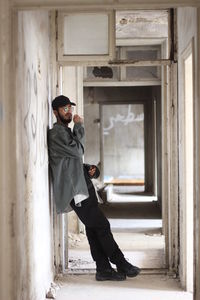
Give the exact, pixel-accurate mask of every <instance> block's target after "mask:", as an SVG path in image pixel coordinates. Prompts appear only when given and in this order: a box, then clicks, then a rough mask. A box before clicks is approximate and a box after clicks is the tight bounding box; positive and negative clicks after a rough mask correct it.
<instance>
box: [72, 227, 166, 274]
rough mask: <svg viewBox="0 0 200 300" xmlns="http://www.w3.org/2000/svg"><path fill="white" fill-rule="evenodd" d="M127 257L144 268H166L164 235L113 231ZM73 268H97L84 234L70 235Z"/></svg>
mask: <svg viewBox="0 0 200 300" xmlns="http://www.w3.org/2000/svg"><path fill="white" fill-rule="evenodd" d="M113 235H114V238H115V240H116V242H117V243H118V245H119V247H120V249H121V250H122V251H123V253H124V255H125V257H126V259H128V261H129V262H131V263H132V264H134V265H137V266H139V267H140V268H144V269H162V268H165V240H164V236H163V235H161V234H159V233H156V234H148V233H132V232H129V233H127V232H113ZM68 268H69V269H71V270H78V269H82V270H84V269H95V268H96V266H95V263H94V262H93V260H92V257H91V254H90V250H89V245H88V241H87V238H86V236H85V235H84V234H79V235H78V234H77V235H76V234H70V235H69V265H68Z"/></svg>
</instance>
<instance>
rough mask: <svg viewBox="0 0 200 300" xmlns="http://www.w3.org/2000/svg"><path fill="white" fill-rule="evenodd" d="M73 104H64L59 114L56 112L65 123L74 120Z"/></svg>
mask: <svg viewBox="0 0 200 300" xmlns="http://www.w3.org/2000/svg"><path fill="white" fill-rule="evenodd" d="M73 109H74V108H73V106H71V104H68V105H65V106H62V107H59V108H58V111H57V114H56V113H55V115H56V117H57V118H58V119H60V121H61V122H62V123H63V124H68V123H70V122H71V121H72V112H73Z"/></svg>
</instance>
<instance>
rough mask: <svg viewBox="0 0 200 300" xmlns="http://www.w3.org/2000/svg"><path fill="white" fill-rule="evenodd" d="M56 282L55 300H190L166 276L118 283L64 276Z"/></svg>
mask: <svg viewBox="0 0 200 300" xmlns="http://www.w3.org/2000/svg"><path fill="white" fill-rule="evenodd" d="M57 283H58V284H59V285H60V289H59V290H58V291H57V297H56V300H67V299H69V300H77V299H81V300H88V299H91V300H93V299H94V300H102V299H103V300H112V299H115V300H147V299H148V300H192V294H190V293H187V292H184V291H182V290H181V288H180V283H179V281H178V280H177V279H173V278H169V277H168V276H166V275H140V276H138V277H136V278H128V279H127V280H126V281H121V282H108V281H104V282H97V281H96V280H95V277H94V274H91V275H88V274H87V275H66V276H65V277H63V278H62V279H61V280H59V281H58V282H57Z"/></svg>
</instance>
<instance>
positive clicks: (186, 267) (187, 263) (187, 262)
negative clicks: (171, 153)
mask: <svg viewBox="0 0 200 300" xmlns="http://www.w3.org/2000/svg"><path fill="white" fill-rule="evenodd" d="M190 55H192V77H193V95H192V98H193V99H192V101H193V157H194V141H195V136H194V134H195V124H194V100H195V99H194V95H195V86H194V76H195V74H194V55H195V53H194V38H192V40H191V41H190V43H189V44H188V46H187V47H186V49H185V50H184V51H183V52H182V53H181V64H182V68H183V74H182V76H183V82H184V87H186V85H185V62H186V60H187V59H188V58H189V56H190ZM183 95H184V99H183V101H184V116H183V120H184V122H183V128H182V132H183V134H182V137H183V142H182V147H183V157H182V159H183V163H184V177H183V186H180V193H181V196H182V210H181V211H180V219H181V220H182V229H181V232H180V234H181V239H182V247H184V251H182V258H181V259H182V264H183V272H184V274H183V275H182V278H183V284H184V286H185V288H186V290H187V291H189V292H192V291H193V286H192V285H193V284H192V282H193V280H194V278H193V279H192V278H191V274H190V273H191V256H190V254H189V252H190V250H189V248H190V243H191V241H190V239H191V236H190V235H188V229H189V228H188V226H190V219H188V217H189V216H188V213H187V212H188V211H187V209H188V208H189V207H188V199H187V182H186V179H187V174H186V171H187V168H186V164H187V162H186V160H187V158H186V152H187V139H186V113H187V112H186V95H185V89H183ZM194 172H195V161H193V207H192V210H193V216H192V218H193V234H192V236H193V237H194V225H195V219H194V211H195V191H194V184H195V183H194V180H195V174H194ZM190 231H191V229H189V233H190ZM190 234H191V233H190ZM194 249H195V248H194V239H193V256H194V257H195V253H194ZM194 257H193V259H192V261H193V263H194ZM193 272H194V270H193V271H192V273H193Z"/></svg>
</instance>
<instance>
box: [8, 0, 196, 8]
mask: <svg viewBox="0 0 200 300" xmlns="http://www.w3.org/2000/svg"><path fill="white" fill-rule="evenodd" d="M11 3H12V6H13V7H14V8H16V9H24V10H26V9H67V10H68V11H69V10H78V11H81V10H87V11H88V10H98V11H99V10H102V11H105V10H108V9H110V10H113V9H114V10H120V9H123V10H126V9H127V10H128V9H168V8H176V7H184V6H185V7H186V6H196V7H200V0H182V1H179V0H174V1H173V0H168V1H164V0H163V1H160V0H125V1H124V0H118V1H116V0H112V1H111V0H104V1H103V0H102V1H101V0H57V1H55V0H12V1H11Z"/></svg>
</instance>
